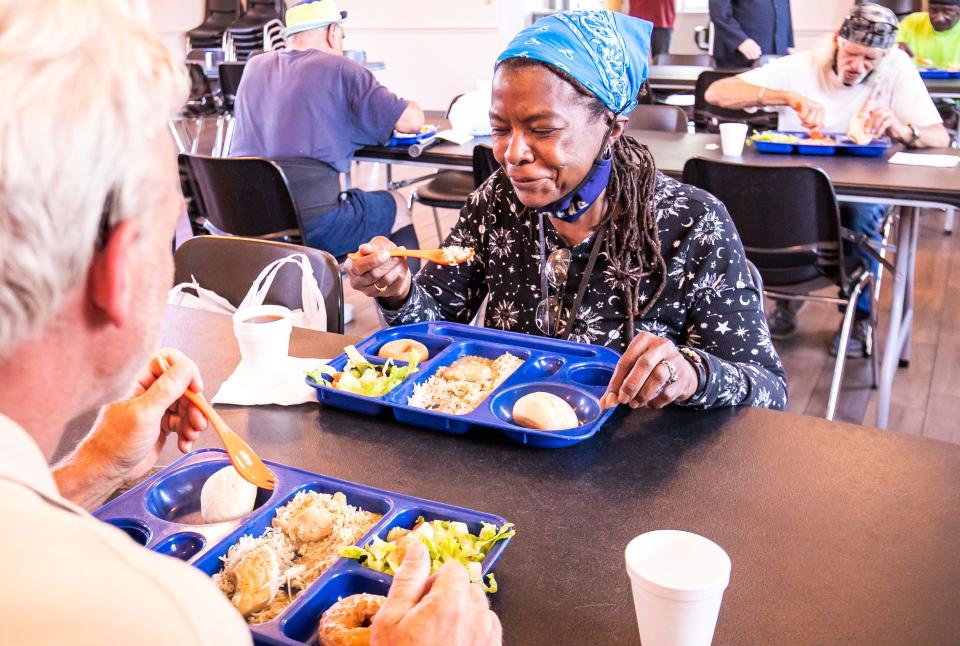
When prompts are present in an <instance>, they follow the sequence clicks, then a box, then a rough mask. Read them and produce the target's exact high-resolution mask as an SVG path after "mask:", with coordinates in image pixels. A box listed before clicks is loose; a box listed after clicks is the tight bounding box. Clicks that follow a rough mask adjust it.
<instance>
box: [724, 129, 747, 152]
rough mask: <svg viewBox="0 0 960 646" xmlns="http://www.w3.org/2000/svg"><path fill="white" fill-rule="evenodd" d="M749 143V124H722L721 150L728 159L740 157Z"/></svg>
mask: <svg viewBox="0 0 960 646" xmlns="http://www.w3.org/2000/svg"><path fill="white" fill-rule="evenodd" d="M746 141H747V124H745V123H721V124H720V148H721V149H722V150H723V154H724V155H726V156H727V157H740V156H741V155H742V154H743V145H744V143H746Z"/></svg>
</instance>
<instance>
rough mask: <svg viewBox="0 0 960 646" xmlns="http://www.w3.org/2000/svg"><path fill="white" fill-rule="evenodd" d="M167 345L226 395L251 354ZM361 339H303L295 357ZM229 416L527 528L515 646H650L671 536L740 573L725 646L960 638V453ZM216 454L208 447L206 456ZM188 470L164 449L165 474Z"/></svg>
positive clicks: (317, 335) (796, 431)
mask: <svg viewBox="0 0 960 646" xmlns="http://www.w3.org/2000/svg"><path fill="white" fill-rule="evenodd" d="M162 339H163V342H164V343H165V344H166V345H171V346H174V347H176V348H179V349H180V350H182V351H184V352H185V353H187V354H188V355H189V356H191V357H193V359H194V360H196V362H197V363H198V365H199V366H200V370H201V372H202V374H203V378H204V383H205V387H206V389H207V392H209V393H210V394H213V393H214V392H216V390H217V388H218V387H219V385H220V384H221V382H222V381H223V380H224V379H226V377H227V376H228V375H229V374H230V372H231V371H232V370H233V369H234V367H235V366H236V364H237V362H238V361H239V358H240V356H239V351H238V349H237V345H236V341H235V340H234V337H233V332H232V326H231V320H230V317H228V316H224V315H220V314H213V313H210V312H203V311H199V310H192V309H187V308H181V307H178V306H168V307H167V310H166V317H165V323H164V329H163V333H162ZM355 341H356V338H355V337H344V336H340V335H335V334H326V333H321V332H314V331H310V330H304V329H295V330H294V333H293V337H292V342H291V354H293V355H296V356H303V357H317V358H321V357H324V358H330V357H333V356H334V355H335V354H337V353H339V352H340V350H341V348H342V347H343V346H344V345H346V344H348V343H353V342H355ZM217 408H218V410H219V411H220V413H221V415H222V416H223V417H224V419H225V420H226V421H227V422H228V423H229V424H230V426H231V427H232V428H233V429H234V430H235V431H236V432H237V433H239V434H240V435H241V436H242V437H243V438H244V439H245V440H246V441H247V442H248V443H249V444H250V445H251V446H252V447H254V449H255V450H256V451H257V452H258V454H259V455H260V456H261V457H263V458H264V459H265V460H272V461H275V462H279V463H283V464H287V465H291V466H294V467H299V468H303V469H307V470H310V471H314V472H318V473H322V474H325V475H328V476H333V477H336V478H341V479H344V480H348V481H354V482H360V483H364V484H367V485H371V486H374V487H378V488H382V489H387V490H391V491H396V492H400V493H404V494H409V495H413V496H418V497H422V498H427V499H432V500H439V501H442V502H445V503H450V504H454V505H460V506H464V507H467V508H472V509H478V510H481V511H486V512H491V513H494V514H499V515H501V516H503V517H504V518H506V519H508V520H509V521H511V522H514V523H516V527H517V535H516V537H515V538H514V539H513V541H512V542H511V543H510V545H508V546H507V549H506V550H505V551H504V554H503V557H502V559H501V560H500V561H499V562H498V563H497V564H496V566H495V567H494V572H495V573H496V576H497V580H498V582H499V585H500V590H499V592H497V593H496V594H495V595H493V596H492V597H491V602H492V606H493V609H494V610H495V611H496V612H497V614H498V615H499V616H500V620H501V622H502V624H503V630H504V641H505V643H508V644H548V643H567V644H637V643H639V637H638V633H637V626H636V621H635V618H634V610H633V603H632V600H631V593H630V585H629V580H628V578H627V575H626V571H625V567H624V555H623V550H624V548H625V547H626V545H627V543H628V542H629V540H630V539H631V538H632V537H634V536H636V535H637V534H640V533H642V532H645V531H649V530H653V529H664V528H673V529H683V530H688V531H692V532H696V533H698V534H702V535H704V536H707V537H709V538H711V539H712V540H715V541H716V542H717V543H718V544H720V545H721V546H722V547H723V548H724V549H725V550H726V551H727V553H728V554H729V555H730V557H731V559H732V561H733V574H732V578H731V582H730V587H729V588H728V589H727V591H726V594H725V595H724V601H723V606H722V608H721V610H720V618H719V622H718V625H717V631H716V636H715V637H716V639H715V643H716V644H720V645H723V644H763V643H766V644H771V643H776V644H782V645H789V644H815V643H836V642H846V643H862V644H879V643H890V644H906V643H914V644H947V643H956V637H957V635H960V614H958V613H957V612H956V609H957V608H958V607H960V586H957V585H956V582H957V581H960V559H958V558H957V554H958V553H960V478H957V473H960V446H956V445H951V444H946V443H943V442H940V441H936V440H929V439H925V438H920V437H914V436H907V435H900V434H896V433H881V432H879V431H876V430H872V429H867V428H863V427H859V426H854V425H850V424H843V423H835V422H827V421H825V420H823V419H818V418H814V417H803V416H798V415H793V414H789V413H779V412H776V411H770V410H765V409H756V408H742V409H721V410H714V411H706V412H702V411H692V410H685V409H680V408H672V409H666V410H663V411H642V410H637V411H631V410H629V409H623V410H620V411H618V412H617V413H616V414H614V416H613V417H612V418H611V419H610V420H609V421H608V422H607V424H606V425H605V426H604V427H603V428H602V429H600V431H599V432H598V433H597V435H595V436H594V437H592V438H591V439H589V440H587V441H585V442H583V443H581V444H578V445H575V446H572V447H569V448H564V449H533V448H529V447H526V446H522V445H518V444H515V443H514V442H512V441H510V440H508V439H506V438H504V437H503V436H502V435H500V434H499V433H498V432H490V431H481V432H476V431H475V432H471V433H468V434H467V435H463V436H457V435H449V434H446V433H440V432H435V431H429V430H424V429H420V428H414V427H409V426H405V425H402V424H400V423H398V422H396V421H394V420H393V419H392V418H390V417H386V416H381V417H367V416H363V415H358V414H354V413H349V412H345V411H340V410H337V409H333V408H327V407H323V406H320V405H318V404H315V403H311V404H304V405H299V406H288V407H284V406H258V407H238V406H218V407H217ZM73 441H76V434H75V433H74V440H73ZM216 444H217V440H216V436H215V435H214V434H213V433H205V434H204V435H203V436H202V437H201V439H200V441H199V442H198V443H197V448H200V447H205V446H216ZM68 448H69V447H61V450H68ZM178 456H179V453H178V451H177V450H176V446H175V443H168V447H167V448H166V449H165V450H164V452H163V454H162V456H161V461H162V463H170V462H172V461H173V460H175V459H176V458H177V457H178Z"/></svg>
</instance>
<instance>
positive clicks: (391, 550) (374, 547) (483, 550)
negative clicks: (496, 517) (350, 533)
mask: <svg viewBox="0 0 960 646" xmlns="http://www.w3.org/2000/svg"><path fill="white" fill-rule="evenodd" d="M392 533H393V532H391V534H392ZM514 534H516V531H515V530H514V529H513V523H506V524H505V525H503V526H502V527H500V528H498V527H497V526H496V525H493V524H492V523H481V528H480V533H479V534H478V535H476V536H475V535H473V534H471V533H470V532H469V530H468V529H467V526H466V524H465V523H459V522H454V521H448V520H432V521H430V522H425V521H424V518H423V517H422V516H421V517H420V518H417V522H416V524H415V525H414V529H413V530H411V531H410V532H409V533H406V532H404V536H401V537H400V538H406V537H416V538H417V539H419V540H420V541H421V542H422V543H423V544H424V545H426V547H427V551H428V552H429V553H430V573H431V574H433V573H434V572H436V571H437V570H438V569H440V566H441V565H443V564H444V563H446V562H448V561H457V562H458V563H460V564H461V565H463V566H464V567H466V568H467V572H468V573H469V575H470V580H471V581H472V582H474V583H479V584H480V585H481V586H482V587H483V589H484V590H485V591H486V592H488V593H490V594H493V593H494V592H496V591H497V580H496V578H495V577H494V576H493V574H492V573H491V574H488V575H487V580H486V581H484V580H483V577H482V574H481V568H482V565H481V564H482V562H483V559H484V558H485V557H486V556H487V554H488V553H489V552H490V550H491V549H492V548H493V546H494V545H495V544H496V543H498V542H500V541H503V540H506V539H508V538H510V537H511V536H513V535H514ZM389 537H390V536H388V538H389ZM399 543H400V540H398V539H394V540H391V541H385V540H383V539H381V538H379V537H377V536H375V537H374V538H373V540H372V541H370V542H369V543H368V544H367V546H366V547H356V546H351V547H342V548H340V555H341V556H345V557H347V558H351V559H357V560H358V561H360V562H361V563H362V564H363V565H365V566H366V567H368V568H371V569H373V570H377V571H378V572H383V573H384V574H389V575H391V576H393V575H394V574H396V573H397V570H399V569H400V561H401V560H402V558H401V557H402V553H401V546H400V544H399Z"/></svg>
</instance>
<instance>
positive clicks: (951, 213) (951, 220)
mask: <svg viewBox="0 0 960 646" xmlns="http://www.w3.org/2000/svg"><path fill="white" fill-rule="evenodd" d="M944 216H945V217H944V219H943V232H944V233H945V234H946V235H950V234H952V233H953V229H954V227H955V226H956V223H957V208H956V207H954V206H951V207H948V208H947V209H946V213H945V214H944Z"/></svg>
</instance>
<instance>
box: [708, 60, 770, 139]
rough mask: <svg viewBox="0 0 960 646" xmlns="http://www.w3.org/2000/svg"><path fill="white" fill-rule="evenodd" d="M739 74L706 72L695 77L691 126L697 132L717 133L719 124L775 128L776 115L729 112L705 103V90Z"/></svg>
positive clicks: (731, 71) (717, 71) (725, 71)
mask: <svg viewBox="0 0 960 646" xmlns="http://www.w3.org/2000/svg"><path fill="white" fill-rule="evenodd" d="M738 73H739V70H738V71H733V70H724V71H719V70H708V71H705V72H701V73H700V76H698V77H697V85H696V89H695V90H694V102H693V125H694V127H695V128H696V129H697V130H698V131H706V132H714V133H715V132H719V131H720V124H721V123H730V122H738V123H746V124H747V125H749V126H751V127H753V128H754V129H756V130H772V129H774V128H776V127H777V115H776V113H774V112H764V111H759V112H747V111H746V110H730V109H727V108H721V107H718V106H715V105H713V104H712V103H707V99H706V94H707V88H709V87H710V86H711V85H713V84H714V83H716V82H717V81H719V80H721V79H725V78H727V77H730V76H734V75H736V74H738Z"/></svg>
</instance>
